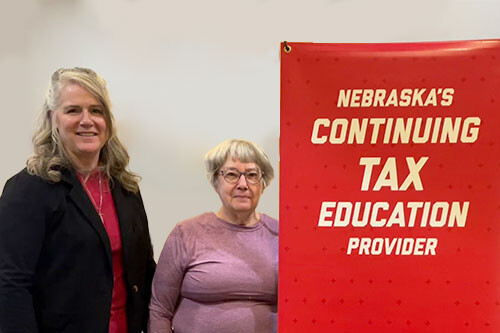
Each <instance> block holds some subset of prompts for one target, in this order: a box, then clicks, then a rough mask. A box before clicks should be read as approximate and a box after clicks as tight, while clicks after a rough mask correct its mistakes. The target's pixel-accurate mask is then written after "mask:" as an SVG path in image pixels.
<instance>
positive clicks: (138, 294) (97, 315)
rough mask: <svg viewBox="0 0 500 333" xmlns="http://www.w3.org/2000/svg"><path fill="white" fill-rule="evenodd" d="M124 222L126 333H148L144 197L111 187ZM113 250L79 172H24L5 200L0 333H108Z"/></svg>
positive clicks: (150, 266)
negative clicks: (55, 176)
mask: <svg viewBox="0 0 500 333" xmlns="http://www.w3.org/2000/svg"><path fill="white" fill-rule="evenodd" d="M111 187H112V190H111V191H112V195H113V199H114V203H115V206H116V212H117V215H118V220H119V224H120V232H121V238H122V243H123V244H122V245H123V261H124V273H125V283H126V287H127V321H128V328H129V333H136V332H141V331H144V332H146V325H147V320H148V304H149V299H150V295H151V280H152V278H153V274H154V269H155V262H154V259H153V249H152V246H151V240H150V236H149V229H148V222H147V217H146V212H145V211H144V206H143V203H142V199H141V196H140V194H133V193H131V192H129V191H127V190H125V189H124V188H123V187H122V186H121V185H120V184H119V183H118V182H117V181H114V182H111ZM112 291H113V263H112V258H111V246H110V242H109V238H108V235H107V232H106V230H105V229H104V225H103V224H102V222H101V220H100V218H99V216H98V214H97V212H96V210H95V209H94V207H93V205H92V202H91V201H90V199H89V198H88V196H87V194H86V193H85V190H84V189H83V187H82V186H81V184H80V182H79V180H78V178H77V177H76V175H75V173H74V172H72V171H69V170H64V171H63V174H62V180H61V181H60V182H57V183H49V182H46V181H44V180H42V179H41V178H40V177H37V176H31V175H29V174H28V172H27V171H26V169H25V170H23V171H21V172H20V173H18V174H17V175H15V176H14V177H12V178H11V179H9V180H8V181H7V183H6V185H5V188H4V191H3V193H2V196H1V197H0V332H2V333H11V332H30V333H31V332H68V333H69V332H71V333H74V332H75V333H76V332H92V333H100V332H102V333H104V332H108V327H109V318H110V309H111V297H112Z"/></svg>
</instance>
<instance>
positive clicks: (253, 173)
mask: <svg viewBox="0 0 500 333" xmlns="http://www.w3.org/2000/svg"><path fill="white" fill-rule="evenodd" d="M258 176H259V175H258V174H257V172H249V173H247V177H248V178H250V179H257V177H258Z"/></svg>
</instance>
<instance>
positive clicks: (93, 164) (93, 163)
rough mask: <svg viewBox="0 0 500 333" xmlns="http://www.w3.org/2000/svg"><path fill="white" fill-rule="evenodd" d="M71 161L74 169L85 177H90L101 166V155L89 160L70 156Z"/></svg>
mask: <svg viewBox="0 0 500 333" xmlns="http://www.w3.org/2000/svg"><path fill="white" fill-rule="evenodd" d="M70 160H71V164H72V165H73V168H75V170H76V171H78V172H79V173H81V174H82V175H84V176H88V175H90V174H91V173H92V172H93V171H94V170H96V169H97V167H98V166H99V155H97V156H94V157H89V158H85V157H84V156H80V157H76V156H70Z"/></svg>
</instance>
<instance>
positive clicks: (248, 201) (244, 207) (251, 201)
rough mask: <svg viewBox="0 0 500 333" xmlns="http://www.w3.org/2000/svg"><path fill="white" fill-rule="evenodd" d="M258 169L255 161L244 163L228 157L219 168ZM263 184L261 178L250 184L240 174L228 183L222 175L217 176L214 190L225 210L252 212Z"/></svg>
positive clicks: (245, 170) (236, 212)
mask: <svg viewBox="0 0 500 333" xmlns="http://www.w3.org/2000/svg"><path fill="white" fill-rule="evenodd" d="M256 169H257V170H259V167H258V165H257V164H255V163H244V162H241V161H240V160H238V159H234V160H233V159H232V158H228V159H227V160H226V162H225V163H224V165H223V166H222V168H221V170H224V171H227V170H233V171H239V172H247V171H251V170H256ZM263 190H264V186H263V184H262V179H261V180H260V181H259V182H258V184H250V183H248V182H247V180H246V178H245V177H244V176H241V177H240V178H239V179H238V181H237V182H236V183H235V184H230V183H228V182H227V181H226V180H225V179H224V177H223V176H222V175H220V174H219V175H218V176H217V186H216V191H217V193H218V194H219V197H220V199H221V201H222V205H223V207H224V209H225V210H227V211H228V212H229V213H232V214H238V213H252V212H254V211H255V208H257V204H258V203H259V199H260V196H261V194H262V191H263Z"/></svg>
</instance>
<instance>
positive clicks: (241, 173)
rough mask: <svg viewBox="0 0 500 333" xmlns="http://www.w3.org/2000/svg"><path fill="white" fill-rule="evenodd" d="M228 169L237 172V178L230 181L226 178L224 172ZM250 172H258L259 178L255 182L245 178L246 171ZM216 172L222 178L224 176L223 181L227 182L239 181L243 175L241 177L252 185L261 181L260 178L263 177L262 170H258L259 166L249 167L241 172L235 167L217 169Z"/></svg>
mask: <svg viewBox="0 0 500 333" xmlns="http://www.w3.org/2000/svg"><path fill="white" fill-rule="evenodd" d="M228 170H231V171H233V172H235V173H238V178H236V180H235V181H234V182H230V181H228V180H227V179H226V175H227V173H226V174H225V172H227V171H228ZM250 172H258V173H259V174H260V177H259V179H258V180H257V181H256V182H255V183H254V182H252V181H249V180H248V178H247V173H250ZM217 174H219V175H221V176H222V178H224V181H225V182H227V183H228V184H236V183H238V182H239V181H240V178H241V176H242V175H243V177H245V181H246V182H247V183H249V184H252V185H257V184H259V182H260V181H262V179H263V177H264V172H263V171H262V170H260V169H259V168H255V169H250V170H247V171H243V172H241V171H240V170H238V169H236V168H229V169H224V170H219V171H217Z"/></svg>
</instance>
